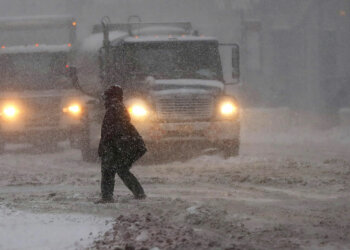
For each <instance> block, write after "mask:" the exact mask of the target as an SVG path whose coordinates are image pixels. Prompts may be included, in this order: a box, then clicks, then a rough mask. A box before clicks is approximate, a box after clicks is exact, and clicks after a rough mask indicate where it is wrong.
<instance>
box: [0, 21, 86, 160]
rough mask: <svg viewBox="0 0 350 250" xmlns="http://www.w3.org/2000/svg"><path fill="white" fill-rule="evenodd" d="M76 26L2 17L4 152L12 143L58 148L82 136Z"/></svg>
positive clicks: (0, 136)
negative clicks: (74, 62) (73, 70)
mask: <svg viewBox="0 0 350 250" xmlns="http://www.w3.org/2000/svg"><path fill="white" fill-rule="evenodd" d="M76 26H77V22H76V20H75V19H74V18H72V17H69V16H38V17H12V18H1V19H0V153H4V151H5V146H6V144H7V143H30V144H32V145H36V146H40V147H41V148H43V149H54V148H56V146H57V143H58V142H60V141H63V140H66V139H69V138H72V137H73V135H72V134H74V133H79V131H80V128H79V126H80V124H81V111H82V107H81V99H80V97H81V93H80V92H78V91H77V90H76V89H75V88H74V87H73V86H72V85H71V79H70V77H69V67H70V60H71V57H72V53H73V47H74V46H75V45H74V44H75V41H76Z"/></svg>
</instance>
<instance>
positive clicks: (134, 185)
mask: <svg viewBox="0 0 350 250" xmlns="http://www.w3.org/2000/svg"><path fill="white" fill-rule="evenodd" d="M130 168H131V166H129V165H125V164H121V163H120V164H118V163H116V162H113V163H111V162H108V161H105V160H104V159H102V168H101V174H102V178H101V193H102V199H112V198H113V192H114V184H115V175H116V174H118V176H119V177H120V179H121V180H122V181H123V182H124V184H125V186H127V187H128V188H129V189H130V191H131V192H132V193H133V195H134V196H135V197H137V196H140V195H143V194H144V193H145V192H144V190H143V188H142V186H141V184H140V182H139V181H138V180H137V178H136V177H135V176H134V175H133V174H132V173H131V172H130Z"/></svg>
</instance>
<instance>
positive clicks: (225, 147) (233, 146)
mask: <svg viewBox="0 0 350 250" xmlns="http://www.w3.org/2000/svg"><path fill="white" fill-rule="evenodd" d="M239 148H240V139H239V138H237V139H233V140H225V141H223V142H222V144H221V146H220V149H221V151H222V153H223V156H224V158H225V159H227V158H229V157H234V156H238V155H239Z"/></svg>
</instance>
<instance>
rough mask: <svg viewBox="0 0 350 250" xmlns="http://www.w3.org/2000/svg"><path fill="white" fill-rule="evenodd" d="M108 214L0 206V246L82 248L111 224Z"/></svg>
mask: <svg viewBox="0 0 350 250" xmlns="http://www.w3.org/2000/svg"><path fill="white" fill-rule="evenodd" d="M110 220H111V219H110V218H100V217H96V216H89V215H79V214H64V213H63V214H45V213H44V214H35V213H30V212H23V211H18V210H15V209H10V208H8V207H4V206H0V249H7V250H17V249H33V250H48V249H67V250H68V249H84V248H86V247H88V246H89V245H90V244H91V243H92V242H93V239H94V237H97V236H99V233H100V232H104V231H106V230H108V229H109V228H110V224H109V223H108V222H109V221H110Z"/></svg>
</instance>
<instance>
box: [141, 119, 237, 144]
mask: <svg viewBox="0 0 350 250" xmlns="http://www.w3.org/2000/svg"><path fill="white" fill-rule="evenodd" d="M134 125H135V127H136V128H137V129H138V131H139V132H140V134H141V135H142V137H143V138H144V140H145V141H146V142H147V143H162V142H181V141H207V142H212V143H215V142H220V141H227V140H235V139H238V138H239V134H240V122H239V121H238V120H237V121H212V122H182V123H152V124H141V123H135V124H134Z"/></svg>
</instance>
